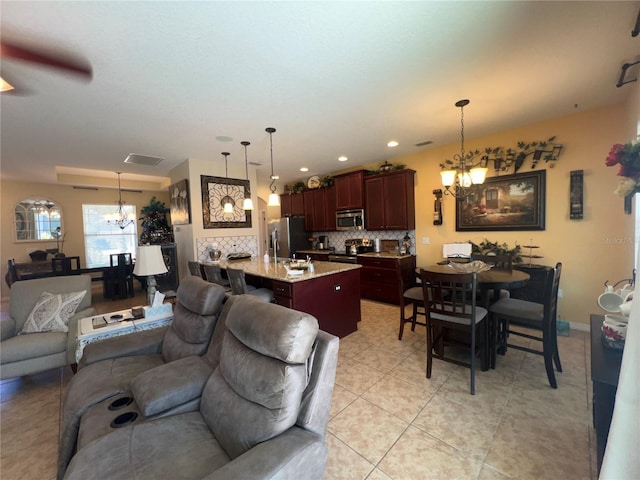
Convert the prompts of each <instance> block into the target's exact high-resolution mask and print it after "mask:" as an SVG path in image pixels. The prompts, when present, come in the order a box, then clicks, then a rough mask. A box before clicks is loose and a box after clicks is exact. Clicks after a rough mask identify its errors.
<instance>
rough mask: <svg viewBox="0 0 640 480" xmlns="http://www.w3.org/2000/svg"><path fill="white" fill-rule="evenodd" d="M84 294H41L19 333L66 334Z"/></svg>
mask: <svg viewBox="0 0 640 480" xmlns="http://www.w3.org/2000/svg"><path fill="white" fill-rule="evenodd" d="M86 293H87V292H86V290H83V291H82V292H72V293H56V294H53V293H49V292H42V295H40V298H39V299H38V301H37V302H36V305H35V307H33V310H31V313H30V314H29V316H28V317H27V321H26V322H25V323H24V327H22V331H21V332H20V333H21V334H22V333H38V332H68V331H69V327H68V326H67V324H68V323H69V318H71V317H72V316H73V314H74V313H76V308H78V305H80V302H81V301H82V299H83V298H84V296H85V294H86Z"/></svg>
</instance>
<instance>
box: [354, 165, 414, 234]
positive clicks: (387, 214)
mask: <svg viewBox="0 0 640 480" xmlns="http://www.w3.org/2000/svg"><path fill="white" fill-rule="evenodd" d="M415 173H416V172H415V171H414V170H409V169H403V170H396V171H393V172H390V173H381V174H378V175H372V176H369V177H366V178H365V179H364V184H365V205H366V208H365V227H366V229H367V230H413V229H414V228H415V226H416V207H415V191H414V186H413V183H414V177H415Z"/></svg>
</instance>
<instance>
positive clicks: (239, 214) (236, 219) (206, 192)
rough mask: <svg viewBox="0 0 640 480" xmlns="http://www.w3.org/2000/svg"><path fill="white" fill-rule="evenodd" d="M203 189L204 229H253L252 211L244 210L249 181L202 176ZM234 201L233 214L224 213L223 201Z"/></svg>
mask: <svg viewBox="0 0 640 480" xmlns="http://www.w3.org/2000/svg"><path fill="white" fill-rule="evenodd" d="M200 183H201V188H202V224H203V227H204V228H251V210H244V209H243V208H242V204H243V201H244V198H245V194H249V180H241V179H238V178H226V177H210V176H208V175H200ZM226 196H229V197H230V198H231V199H232V204H233V212H232V213H224V211H223V204H222V200H223V198H224V197H226Z"/></svg>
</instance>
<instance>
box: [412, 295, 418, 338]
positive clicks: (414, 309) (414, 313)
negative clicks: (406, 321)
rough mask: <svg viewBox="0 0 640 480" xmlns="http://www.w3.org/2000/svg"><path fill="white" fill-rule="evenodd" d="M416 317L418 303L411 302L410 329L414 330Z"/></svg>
mask: <svg viewBox="0 0 640 480" xmlns="http://www.w3.org/2000/svg"><path fill="white" fill-rule="evenodd" d="M417 318H418V304H417V303H415V302H414V303H413V309H412V315H411V331H412V332H415V331H416V319H417Z"/></svg>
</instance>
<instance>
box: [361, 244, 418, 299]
mask: <svg viewBox="0 0 640 480" xmlns="http://www.w3.org/2000/svg"><path fill="white" fill-rule="evenodd" d="M358 263H359V264H360V265H362V269H361V270H360V295H361V296H362V298H368V299H370V300H377V301H379V302H385V303H393V304H395V305H399V304H400V299H401V296H402V292H401V291H400V290H401V289H400V282H399V281H398V279H399V278H400V277H399V276H400V275H401V276H402V279H403V281H402V284H403V285H411V284H412V283H413V278H414V277H415V270H416V257H415V255H405V256H401V257H400V256H398V257H395V256H389V257H383V256H376V255H369V254H365V255H358Z"/></svg>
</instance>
